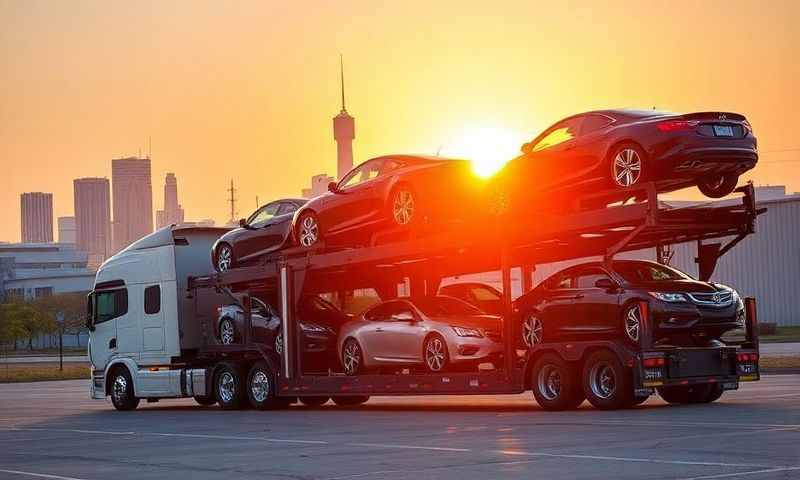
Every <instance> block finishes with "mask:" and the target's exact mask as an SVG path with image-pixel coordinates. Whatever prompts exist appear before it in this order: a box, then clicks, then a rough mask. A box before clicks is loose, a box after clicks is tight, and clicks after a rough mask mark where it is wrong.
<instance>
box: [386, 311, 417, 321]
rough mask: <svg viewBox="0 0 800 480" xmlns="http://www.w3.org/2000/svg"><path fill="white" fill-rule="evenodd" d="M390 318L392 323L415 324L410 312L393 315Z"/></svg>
mask: <svg viewBox="0 0 800 480" xmlns="http://www.w3.org/2000/svg"><path fill="white" fill-rule="evenodd" d="M391 318H392V321H394V322H415V321H416V319H415V318H414V315H412V314H411V312H400V313H395V314H394V315H392V317H391Z"/></svg>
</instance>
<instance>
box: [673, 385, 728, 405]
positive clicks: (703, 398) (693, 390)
mask: <svg viewBox="0 0 800 480" xmlns="http://www.w3.org/2000/svg"><path fill="white" fill-rule="evenodd" d="M658 394H659V395H661V398H663V399H664V401H666V402H667V403H672V404H691V403H711V402H714V401H716V400H718V399H719V397H721V396H722V387H720V386H719V385H717V384H711V383H702V384H698V385H686V386H678V387H661V388H659V389H658Z"/></svg>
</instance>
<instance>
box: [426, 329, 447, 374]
mask: <svg viewBox="0 0 800 480" xmlns="http://www.w3.org/2000/svg"><path fill="white" fill-rule="evenodd" d="M444 362H445V351H444V342H443V341H442V339H441V338H439V337H433V338H432V339H430V340H428V344H427V346H426V347H425V363H426V364H427V365H428V369H430V370H431V371H433V372H438V371H439V370H441V369H442V368H443V367H444Z"/></svg>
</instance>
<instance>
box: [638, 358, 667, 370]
mask: <svg viewBox="0 0 800 480" xmlns="http://www.w3.org/2000/svg"><path fill="white" fill-rule="evenodd" d="M664 364H665V361H664V357H657V358H645V359H644V360H642V365H644V366H645V368H653V367H663V366H664Z"/></svg>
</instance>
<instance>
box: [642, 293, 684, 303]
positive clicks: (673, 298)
mask: <svg viewBox="0 0 800 480" xmlns="http://www.w3.org/2000/svg"><path fill="white" fill-rule="evenodd" d="M650 296H651V297H653V298H655V299H657V300H661V301H662V302H670V303H675V302H688V301H689V299H688V298H686V295H684V294H682V293H674V292H650Z"/></svg>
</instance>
